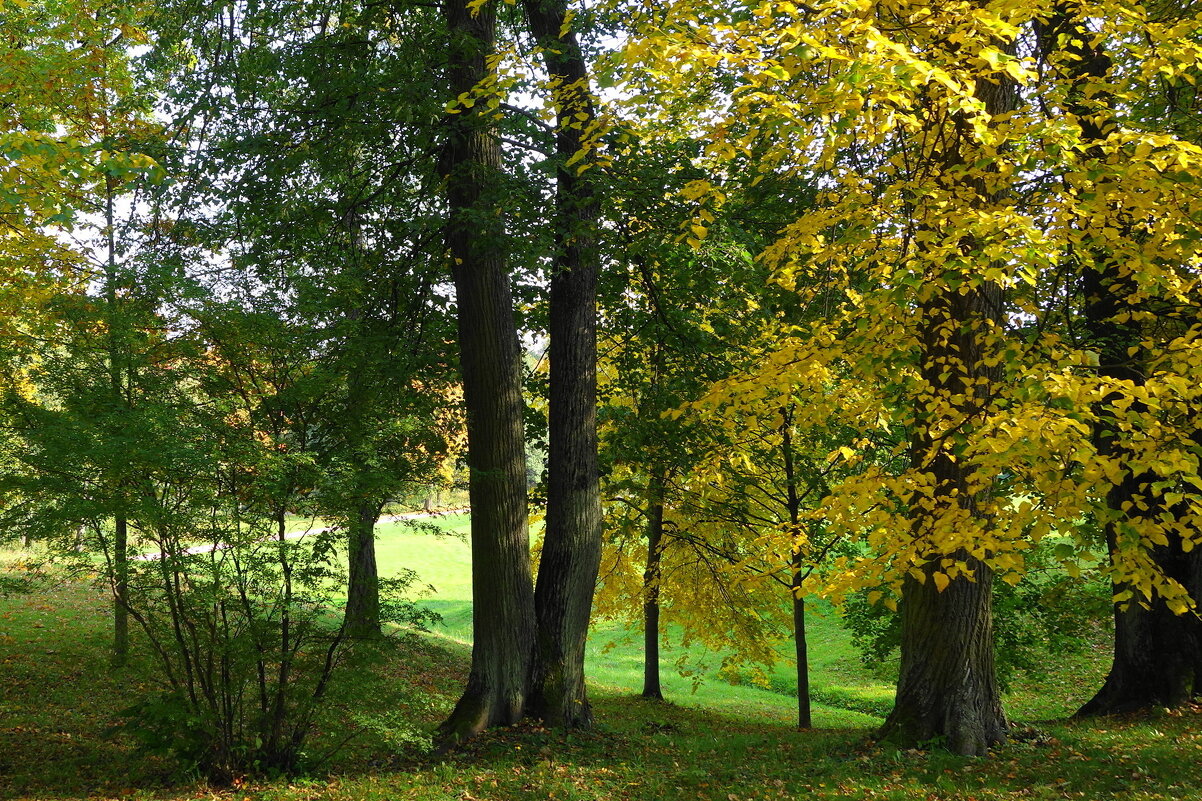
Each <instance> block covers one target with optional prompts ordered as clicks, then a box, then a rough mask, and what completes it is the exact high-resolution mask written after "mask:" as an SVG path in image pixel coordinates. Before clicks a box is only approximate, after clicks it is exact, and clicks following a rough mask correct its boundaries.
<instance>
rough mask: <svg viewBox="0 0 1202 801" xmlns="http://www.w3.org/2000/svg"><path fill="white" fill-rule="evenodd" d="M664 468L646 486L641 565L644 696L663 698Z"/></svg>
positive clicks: (656, 471)
mask: <svg viewBox="0 0 1202 801" xmlns="http://www.w3.org/2000/svg"><path fill="white" fill-rule="evenodd" d="M666 483H667V482H666V479H665V477H664V470H663V469H662V468H658V467H657V468H653V472H652V474H651V480H650V482H649V484H648V487H647V564H646V567H645V568H644V569H643V697H644V698H649V699H651V700H655V701H662V700H664V691H663V687H662V686H661V684H660V674H659V640H660V627H659V587H660V577H661V574H662V573H661V564H662V559H661V557H662V555H663V540H664V485H665V484H666Z"/></svg>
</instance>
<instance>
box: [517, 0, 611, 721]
mask: <svg viewBox="0 0 1202 801" xmlns="http://www.w3.org/2000/svg"><path fill="white" fill-rule="evenodd" d="M524 6H525V10H526V17H527V19H528V21H529V23H530V30H531V33H532V34H533V35H534V38H535V41H536V42H538V44H539V46H540V47H541V48H542V56H543V61H544V64H545V65H546V68H547V72H548V73H549V75H550V77H551V80H552V81H554V82H556V85H555V87H554V89H553V93H554V97H553V101H554V104H555V107H556V114H557V125H556V128H557V131H556V156H557V158H559V159H560V164H561V166H560V168H559V170H558V174H557V186H556V207H555V227H556V245H557V248H558V254H557V258H556V261H555V266H554V272H553V273H552V275H551V320H550V337H551V349H550V358H551V381H550V389H551V391H550V405H549V415H548V416H549V425H550V436H549V439H548V445H549V447H548V450H549V453H548V456H549V464H548V473H549V481H548V487H547V529H546V537H545V539H544V542H543V550H542V556H541V558H540V560H539V569H538V584H537V587H536V589H535V599H534V601H535V609H536V612H537V615H538V640H537V647H536V650H535V655H534V666H533V668H534V672H533V675H532V685H531V691H532V698H531V700H532V708H531V711H532V713H533V714H535V715H537V716H538V717H541V718H542V719H544V720H545V721H546V722H548V723H550V724H552V725H555V726H564V727H568V728H572V727H586V726H589V725H591V723H592V712H591V710H590V708H589V703H588V697H587V694H586V692H585V684H584V645H585V639H586V636H587V634H588V624H589V617H590V615H591V613H592V604H593V592H594V589H595V587H596V583H597V571H598V568H599V567H600V564H601V526H602V523H601V494H600V472H599V470H598V467H597V419H596V401H597V309H596V307H597V303H596V297H597V273H598V270H599V264H600V262H599V257H598V253H597V249H596V244H595V231H594V227H595V220H596V217H597V199H596V196H595V192H594V190H593V187H592V183H591V182H592V175H591V174H588V173H579V172H578V168H576V167H568V166H566V162H567V161H569V160H570V159H572V158H573V157H574V156H576V155H578V154H580V153H581V152H584V151H585V150H586V148H587V147H588V135H587V131H586V129H587V127H588V126H590V125H592V124H593V122H594V119H595V114H594V110H593V103H592V95H591V91H590V88H589V82H588V71H587V68H586V65H585V62H584V56H583V54H582V53H581V50H580V47H579V45H578V44H577V41H576V37H575V34H573V33H572V31H571V29H570V23H571V21H570V19H569V18H568V16H567V4H566V3H565V2H564V1H563V0H526V2H525V3H524ZM588 152H589V153H591V151H588ZM592 161H593V159H592V157H591V156H590V155H587V154H586V155H584V156H583V157H582V158H581V159H580V164H581V165H583V166H587V165H589V164H590V163H592Z"/></svg>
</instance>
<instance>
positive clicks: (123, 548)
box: [104, 176, 129, 667]
mask: <svg viewBox="0 0 1202 801" xmlns="http://www.w3.org/2000/svg"><path fill="white" fill-rule="evenodd" d="M115 192H116V182H115V179H114V178H113V177H112V176H106V177H105V180H104V201H105V202H104V224H105V229H104V230H105V239H106V245H107V247H108V253H107V256H106V261H105V274H104V299H105V306H106V316H107V324H108V368H109V389H110V391H111V392H112V395H113V402H114V408H118V409H124V408H126V407H127V406H128V403H127V400H126V397H125V390H124V381H123V380H122V379H123V375H122V374H123V372H124V370H123V367H122V362H123V361H124V360H123V359H122V347H123V345H124V342H123V339H124V338H123V337H122V336H121V334H120V332H119V331H118V330H117V329H118V325H119V314H118V311H117V240H116V231H115V225H116V216H115V214H114V210H113V195H114V193H115ZM115 467H116V470H117V472H118V473H120V472H121V467H120V466H115ZM117 487H118V489H117V492H118V493H119V494H120V495H121V496H122V497H121V498H120V500H121V501H122V503H123V502H124V497H123V496H124V493H125V484H124V482H123V481H118V482H117ZM113 530H114V533H113V659H112V662H113V666H114V667H123V666H124V665H125V663H126V661H127V660H128V659H129V556H128V553H127V548H128V546H129V523H128V520H127V519H126V515H125V511H124V509H122V510H121V511H118V512H117V514H116V515H115V516H114V520H113Z"/></svg>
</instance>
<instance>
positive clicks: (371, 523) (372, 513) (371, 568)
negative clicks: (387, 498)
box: [345, 502, 381, 638]
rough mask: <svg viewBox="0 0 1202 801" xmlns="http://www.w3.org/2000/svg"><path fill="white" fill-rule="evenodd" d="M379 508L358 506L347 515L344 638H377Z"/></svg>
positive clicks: (378, 620)
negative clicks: (377, 531) (377, 522)
mask: <svg viewBox="0 0 1202 801" xmlns="http://www.w3.org/2000/svg"><path fill="white" fill-rule="evenodd" d="M379 517H380V507H379V505H377V504H375V503H372V502H364V503H360V504H359V505H358V506H356V507H355V509H353V510H352V511H351V512H350V514H349V515H348V525H347V532H346V537H347V562H348V567H349V571H348V573H347V583H346V612H345V615H346V636H348V637H358V638H370V637H379V636H380V633H381V632H380V575H379V571H378V570H377V569H376V520H378V519H379Z"/></svg>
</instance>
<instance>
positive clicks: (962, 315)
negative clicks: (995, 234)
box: [881, 79, 1017, 755]
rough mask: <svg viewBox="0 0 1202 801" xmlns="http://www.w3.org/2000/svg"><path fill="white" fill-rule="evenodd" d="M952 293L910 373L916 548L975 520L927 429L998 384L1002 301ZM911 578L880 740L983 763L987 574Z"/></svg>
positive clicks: (931, 559) (924, 312)
mask: <svg viewBox="0 0 1202 801" xmlns="http://www.w3.org/2000/svg"><path fill="white" fill-rule="evenodd" d="M976 96H977V98H978V99H979V100H981V101H982V102H983V104H984V106H985V110H986V111H987V112H988V113H989V114H991V115H998V114H1003V113H1005V112H1007V111H1010V110H1012V109H1013V108H1014V107H1015V104H1016V100H1017V90H1016V87H1015V86H1014V85H1013V84H1012V83H1011V82H1009V81H1008V80H1003V81H1001V82H1000V83H991V82H989V81H986V80H983V79H979V80H978V82H977V90H976ZM971 135H972V134H971V133H970V130H969V129H968V128H967V126H966V125H965V121H964V120H962V119H957V121H956V131H955V133H954V134H953V135H952V137H951V141H952V144H950V145H948V148H949V149H948V150H947V151H945V152H944V153H943V154H942V158H943V164H942V167H943V168H944V169H945V172H946V177H945V178H944V180H945V181H947V182H949V184H951V185H952V186H951V187H949V188H957V187H955V183H956V182H962V181H964V180H965V179H963V178H959V177H956V175H957V173H958V172H959V171H960V168H962V167H963V166H964V163H965V161H966V160H967V159H966V156H968V155H969V154H967V153H965V152H963V151H962V148H965V147H967V145H966V144H965V141H966V140H967V138H968V137H970V136H971ZM964 188H965V189H969V190H971V191H972V192H973V193H974V194H975V196H976V197H977V198H978V199H979V200H980V202H981V203H982V204H985V203H987V202H989V201H990V200H992V199H993V198H991V197H990V190H989V189H988V187H987V186H986V185H985V182H984V180H983V179H969V180H968V181H967V182H966V183H965V186H964ZM962 247H963V249H964V252H965V253H967V254H971V253H973V252H974V251H975V250H976V249H977V248H978V245H977V243H976V242H975V241H974V240H973V239H971V238H969V237H965V238H964V240H963V243H962ZM954 283H956V282H952V284H953V286H945V287H942V288H938V289H935V290H933V295H932V297H931V298H930V299H929V300H927V301H926V302H924V303H923V304H922V307H921V319H922V328H921V331H920V336H921V348H922V353H921V365H922V367H921V372H922V378H923V380H924V383H925V385H926V386H928V387H929V391H930V395H929V397H927V398H920V399H919V401H918V408H917V410H916V418H917V423H916V425H915V427H914V435H913V438H912V440H911V445H910V451H911V462H912V466H913V468H914V469H915V470H918V471H921V472H924V473H926V474H927V475H928V476H929V477H930V480H931V482H932V487H933V489H932V492H931V495H930V497H929V498H924V499H922V500H921V501H920V502H919V503H918V504H917V505H916V506H915V509H914V512H913V530H914V534H915V536H916V537H919V538H925V537H927V536H928V534H929V533H930V532H931V531H932V530H933V529H934V528H936V527H938V526H940V525H947V522H946V521H948V520H953V521H954V520H955V519H956V518H965V517H967V518H970V519H974V520H978V519H979V517H980V514H979V512H978V496H974V494H973V491H972V490H971V489H970V486H969V481H970V478H971V477H972V467H971V464H970V463H969V462H967V461H966V460H964V459H960V458H957V455H956V453H955V452H954V450H953V448H954V445H953V444H951V443H950V442H948V441H947V438H945V437H943V436H941V435H938V433H937V432H938V429H939V426H938V425H937V424H938V423H940V422H941V421H942V420H943V416H944V415H946V414H947V412H946V409H947V408H951V409H952V410H953V411H954V414H955V416H956V417H957V418H960V417H962V418H963V419H964V420H966V421H970V422H969V423H968V425H970V426H971V421H972V420H973V419H974V418H975V417H976V416H977V415H979V414H980V412H981V411H982V410H983V409H984V408H985V406H986V405H987V404H988V401H989V397H990V395H991V394H992V387H993V386H994V385H995V384H996V383H997V381H998V378H999V375H998V369H997V368H996V367H986V366H985V365H986V357H987V356H988V355H989V353H990V341H991V339H992V338H995V337H997V336H998V335H999V332H1000V329H1001V322H1002V319H1003V316H1002V305H1003V301H1004V298H1003V293H1002V291H1001V289H1000V288H999V287H998V286H997V285H996V284H992V283H988V282H982V283H980V284H979V285H977V286H969V287H955V286H954ZM965 289H967V291H964V290H965ZM961 425H963V424H961ZM924 507H925V508H924ZM949 556H950V557H951V558H952V559H954V560H956V561H962V562H965V563H966V564H967V565H968V567H969V569H970V570H971V571H972V580H969V578H967V577H964V576H959V577H956V578H954V579H952V580H951V582H950V583H949V584H948V585H947V586H946V587H945V588H944V590H943V591H942V592H940V591H939V589H938V588H937V586H936V585H935V582H934V580H933V578H932V575H933V574H934V573H935V572H937V571H938V570H939V567H940V565H939V563H940V561H941V560H942V559H943V558H946V557H949ZM920 569H921V571H922V573H923V575H924V576H925V579H926V580H925V581H920V580H918V579H916V578H915V577H913V575H908V576H907V578H906V579H905V582H904V584H903V588H902V631H901V638H902V639H901V667H900V673H899V676H898V683H897V697H896V700H895V702H894V707H893V711H892V712H891V713H890V714H889V717H888V718H887V719H886V720H885V724H884V727H883V728H882V731H881V734H882V736H884V737H888V738H891V739H894V740H896V741H899V742H902V743H905V744H910V745H917V744H921V743H927V742H931V741H935V740H942V742H943V743H944V745H946V747H947V748H949V749H950V750H952V751H953V752H955V753H958V754H977V755H983V754H985V753H986V751H987V750H988V749H989V747H990V746H993V745H996V744H1000V743H1002V742H1005V739H1006V729H1007V724H1006V718H1005V715H1004V714H1003V712H1002V704H1001V696H1000V694H999V689H998V684H997V678H996V671H995V667H994V658H993V646H994V643H993V603H992V599H993V574H992V571H991V570H990V569H989V568H988V567H987V566H986V565H985V564H984V563H982V562H981V561H980V560H978V559H974V558H972V557H971V555H970V554H968V553H966V552H964V551H958V552H956V553H953V554H939V553H932V554H930V555H929V556H928V561H927V563H926V564H924V565H923V566H922V567H921V568H920Z"/></svg>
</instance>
